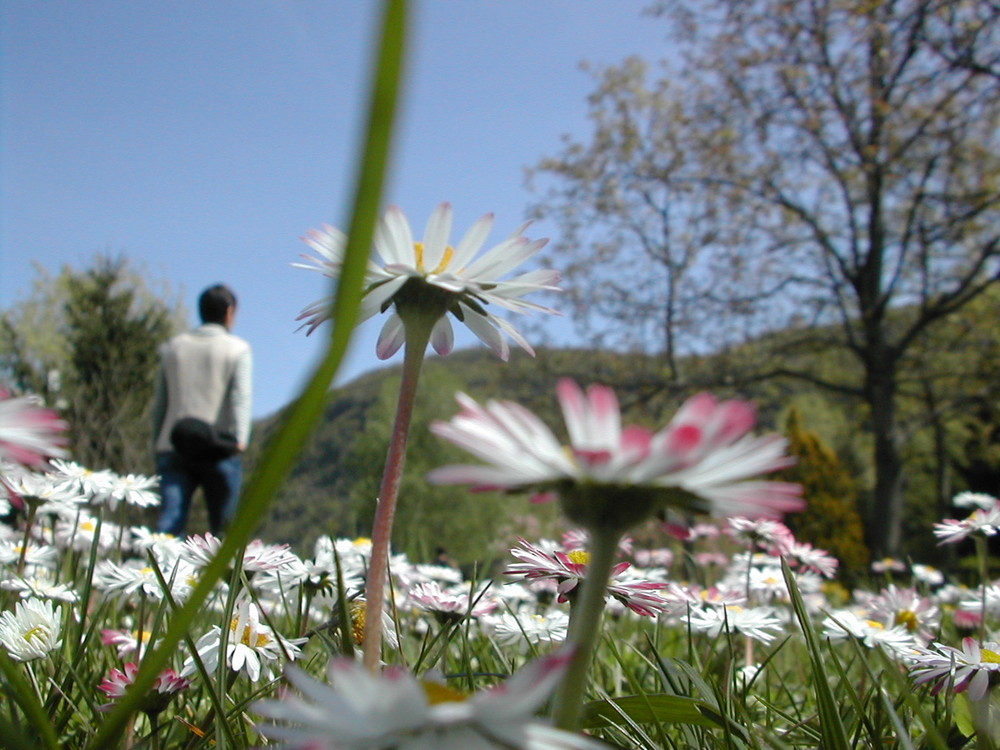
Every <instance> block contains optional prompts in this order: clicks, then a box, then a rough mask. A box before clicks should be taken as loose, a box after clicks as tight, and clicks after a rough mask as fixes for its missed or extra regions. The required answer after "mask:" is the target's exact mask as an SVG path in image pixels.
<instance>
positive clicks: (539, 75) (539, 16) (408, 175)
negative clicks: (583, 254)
mask: <svg viewBox="0 0 1000 750" xmlns="http://www.w3.org/2000/svg"><path fill="white" fill-rule="evenodd" d="M646 5H648V2H646V1H645V0H643V1H642V2H634V1H633V0H433V1H432V0H427V1H426V2H422V3H414V4H413V6H412V9H413V23H412V27H411V34H410V40H409V56H408V64H407V74H406V82H405V93H404V97H403V103H402V113H401V117H400V120H399V127H398V129H397V133H396V141H395V145H394V150H393V155H394V158H393V162H392V167H391V172H390V180H389V183H388V190H387V193H386V195H385V196H384V200H383V203H384V204H386V205H387V204H390V203H394V204H396V205H398V206H400V207H401V208H402V209H403V210H404V211H405V212H406V214H407V216H409V217H410V220H411V223H412V224H413V225H414V229H415V231H416V232H417V233H418V234H419V233H422V231H423V225H424V223H425V221H426V219H427V217H428V216H429V215H430V212H431V211H432V209H433V208H434V206H436V205H437V204H438V203H440V202H441V201H444V200H447V201H450V202H451V203H452V205H453V206H454V209H455V218H456V221H455V229H454V233H455V234H456V235H460V234H462V233H464V231H465V229H466V228H467V227H468V226H469V225H470V224H471V223H472V222H473V221H474V220H475V219H476V218H478V217H479V216H480V215H482V214H484V213H486V212H488V211H492V212H494V213H495V215H496V224H495V228H494V234H493V235H492V236H491V238H490V243H489V244H492V241H499V240H500V239H502V238H503V237H504V236H506V234H507V233H509V232H510V231H512V230H513V228H515V227H516V226H517V225H519V224H520V223H521V222H522V221H523V220H524V217H525V211H526V208H527V206H528V204H529V203H530V202H531V201H532V200H533V199H534V197H535V196H533V195H532V194H531V193H530V192H529V191H528V190H527V189H526V187H525V185H524V168H525V167H527V166H531V165H534V164H535V163H537V162H538V160H539V159H540V158H541V157H543V156H546V155H551V154H554V153H556V152H557V151H558V149H559V147H560V137H561V136H562V135H564V134H571V135H573V136H576V137H584V136H585V135H586V133H587V132H588V130H589V127H588V124H587V120H586V96H587V94H588V93H589V91H590V90H591V88H592V80H591V79H590V77H589V76H588V75H587V74H585V73H583V72H581V71H580V70H579V63H580V62H581V61H584V60H587V61H591V62H595V63H615V62H618V61H620V60H621V59H623V58H624V57H626V56H627V55H630V54H640V55H643V56H645V57H647V58H650V59H656V58H659V57H662V56H664V55H665V54H666V50H667V46H666V40H665V35H666V28H665V26H664V24H663V23H662V21H659V20H657V19H653V18H649V17H646V16H643V15H642V10H643V8H644V7H645V6H646ZM378 9H379V4H378V3H375V2H367V1H362V0H326V1H325V2H320V1H316V2H306V1H304V0H300V1H293V0H280V1H279V0H238V1H237V0H230V1H225V2H214V1H210V2H171V3H162V2H134V3H123V2H110V1H106V0H88V2H37V0H5V2H3V3H2V4H0V308H6V307H8V306H10V305H11V304H13V303H15V302H16V301H17V300H18V299H19V298H20V297H22V296H23V295H25V294H26V293H27V292H28V290H29V289H30V285H31V282H32V279H33V278H35V275H36V274H35V271H34V266H33V264H34V263H36V262H37V263H40V264H41V265H42V266H44V267H45V268H47V269H49V270H51V271H53V272H54V271H57V270H58V269H59V268H60V267H61V266H62V265H63V264H66V263H69V264H71V265H73V266H75V267H77V268H79V267H82V266H84V265H86V264H87V262H88V261H89V259H91V258H92V257H93V255H94V253H95V252H98V251H104V252H110V253H119V252H120V253H124V254H126V255H127V256H128V257H129V258H130V259H132V260H133V261H135V262H136V263H138V264H139V265H141V266H142V267H143V268H144V269H145V270H146V271H147V272H148V274H149V276H150V277H151V279H154V280H157V279H162V280H165V281H167V282H169V283H170V284H171V285H172V286H173V287H175V288H177V289H180V290H182V291H183V298H184V300H185V303H186V304H187V306H188V308H189V309H190V310H192V311H193V310H194V309H195V300H196V298H197V295H198V294H199V293H200V291H201V290H202V289H203V288H204V287H205V286H208V285H209V284H212V283H215V282H217V281H222V282H225V283H228V284H230V285H231V286H232V287H233V288H234V289H235V291H236V292H237V295H238V296H239V298H240V311H239V319H238V320H237V327H236V332H237V333H238V334H240V335H241V336H243V337H245V338H246V339H248V340H249V341H250V343H251V344H252V346H253V348H254V354H255V406H254V412H255V414H256V415H257V416H264V415H267V414H270V413H272V412H273V411H275V410H276V409H278V408H279V407H281V406H283V405H284V404H285V403H287V402H288V401H289V400H290V399H291V398H292V397H293V395H294V394H295V393H296V391H297V389H298V388H299V387H300V386H301V384H302V383H303V382H304V379H305V378H306V376H307V375H308V373H309V372H310V369H311V366H312V364H313V363H314V361H315V358H316V357H317V356H318V354H319V348H320V346H321V344H322V342H321V340H320V336H319V335H318V334H317V335H314V336H313V337H311V338H306V337H305V335H304V334H302V333H295V329H296V325H297V324H296V323H295V317H296V316H297V314H298V313H299V311H300V310H301V309H302V307H304V306H305V305H306V304H307V303H309V302H312V301H314V300H315V299H317V298H319V297H321V296H322V295H323V294H324V293H325V292H326V285H325V283H324V282H325V280H324V279H323V278H322V277H320V276H319V275H318V274H315V273H310V272H307V271H303V270H300V269H294V268H292V267H291V266H290V264H291V263H292V262H294V261H296V260H297V259H298V255H299V253H301V252H303V251H305V249H306V248H305V245H303V244H302V242H301V241H300V239H299V238H300V237H301V236H302V235H303V234H304V233H305V232H306V231H307V230H308V229H309V228H311V227H316V226H319V225H320V224H321V223H323V222H328V223H332V224H335V225H338V226H343V225H344V223H345V222H346V212H347V210H348V204H349V197H350V190H351V179H352V175H353V168H354V156H355V149H356V148H357V145H358V142H359V129H360V127H361V125H362V107H363V104H364V101H365V86H366V81H367V76H368V72H369V60H370V57H371V54H372V47H373V38H372V35H373V31H374V29H375V25H376V20H377V18H376V16H377V11H378ZM555 231H556V229H555V228H554V227H552V226H546V225H544V224H538V225H535V226H533V227H532V228H531V229H530V230H529V232H528V234H529V236H532V237H538V236H553V233H554V232H555ZM192 322H193V321H192ZM514 322H515V324H517V322H518V321H516V320H515V321H514ZM380 325H381V321H371V322H369V323H368V324H366V325H365V326H363V327H362V328H361V330H360V331H359V334H360V335H358V336H357V337H356V339H355V343H354V346H353V351H352V352H351V354H350V357H349V360H348V362H347V363H346V366H345V368H344V370H343V371H342V377H341V378H340V380H341V381H342V382H343V381H344V380H345V379H347V378H350V377H353V376H355V375H358V374H360V373H362V372H365V371H367V370H369V369H371V368H374V367H377V366H380V365H381V364H382V363H380V362H379V361H378V360H377V359H376V358H375V355H374V341H375V338H376V337H377V334H378V330H379V327H380ZM564 327H565V324H564ZM456 330H457V329H456ZM473 342H474V339H472V338H471V335H470V336H459V337H458V345H459V346H460V347H461V346H471V345H475V344H474V343H473ZM400 356H401V355H397V357H396V358H395V359H393V360H390V363H393V362H395V361H396V360H397V359H398V358H399V357H400Z"/></svg>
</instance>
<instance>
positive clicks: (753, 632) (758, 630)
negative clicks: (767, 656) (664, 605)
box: [682, 604, 784, 643]
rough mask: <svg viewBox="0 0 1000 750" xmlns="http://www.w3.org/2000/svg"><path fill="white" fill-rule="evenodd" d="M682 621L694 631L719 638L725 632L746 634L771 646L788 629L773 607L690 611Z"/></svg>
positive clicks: (738, 607)
mask: <svg viewBox="0 0 1000 750" xmlns="http://www.w3.org/2000/svg"><path fill="white" fill-rule="evenodd" d="M682 619H683V620H684V621H685V622H687V623H688V624H690V625H691V629H692V630H696V631H698V632H700V633H705V634H706V635H708V636H711V637H713V638H714V637H716V636H717V635H719V633H721V632H722V631H723V630H728V631H729V632H732V633H742V634H743V635H745V636H747V637H748V638H752V639H754V640H755V641H760V642H761V643H770V642H771V641H773V640H774V639H775V637H776V636H777V635H778V633H780V632H781V631H782V630H783V629H784V624H783V623H782V621H781V620H780V619H779V618H778V617H777V616H776V615H775V613H774V609H772V608H771V607H751V608H749V609H744V608H743V607H741V606H739V605H735V604H734V605H730V606H728V607H704V608H697V609H692V610H690V611H689V612H688V613H687V614H686V615H684V616H683V617H682Z"/></svg>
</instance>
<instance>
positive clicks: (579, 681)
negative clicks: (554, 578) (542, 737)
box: [552, 529, 621, 730]
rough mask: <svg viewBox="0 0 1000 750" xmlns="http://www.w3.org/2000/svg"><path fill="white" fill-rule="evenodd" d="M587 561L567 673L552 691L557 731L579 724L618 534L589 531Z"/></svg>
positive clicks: (569, 636)
mask: <svg viewBox="0 0 1000 750" xmlns="http://www.w3.org/2000/svg"><path fill="white" fill-rule="evenodd" d="M590 534H591V537H590V549H589V552H590V560H589V562H588V563H587V577H586V578H585V579H584V581H583V585H582V588H581V591H580V596H579V598H578V599H577V600H576V601H575V602H574V603H573V608H572V610H571V611H570V621H569V632H568V633H567V636H566V640H567V642H568V643H570V644H572V645H573V646H574V647H575V649H576V651H575V653H574V654H573V658H572V660H571V661H570V665H569V669H568V670H567V671H566V675H565V676H564V677H563V680H562V682H561V683H560V684H559V688H558V689H557V690H556V695H555V698H554V699H553V704H552V718H553V720H554V721H555V724H556V726H557V727H559V728H560V729H568V730H574V729H577V728H578V726H579V723H580V710H581V709H582V707H583V699H584V696H585V695H586V694H587V675H588V673H589V672H590V662H591V660H592V659H593V655H594V649H595V648H596V646H597V640H598V638H599V637H600V633H601V615H602V614H603V612H604V600H605V597H606V596H607V590H608V580H609V579H610V578H611V569H612V567H614V564H615V554H616V553H617V551H618V542H619V541H620V539H621V534H620V533H619V532H618V531H617V530H613V531H607V530H594V529H591V530H590Z"/></svg>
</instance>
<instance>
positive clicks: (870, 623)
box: [865, 620, 885, 630]
mask: <svg viewBox="0 0 1000 750" xmlns="http://www.w3.org/2000/svg"><path fill="white" fill-rule="evenodd" d="M865 622H866V623H867V624H868V626H869V627H872V628H875V629H876V630H885V625H883V624H882V623H880V622H876V621H875V620H865Z"/></svg>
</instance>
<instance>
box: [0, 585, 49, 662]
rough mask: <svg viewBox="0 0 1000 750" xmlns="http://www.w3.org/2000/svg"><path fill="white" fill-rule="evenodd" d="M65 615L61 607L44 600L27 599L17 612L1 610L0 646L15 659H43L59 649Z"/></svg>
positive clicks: (17, 605) (18, 607) (18, 604)
mask: <svg viewBox="0 0 1000 750" xmlns="http://www.w3.org/2000/svg"><path fill="white" fill-rule="evenodd" d="M61 632H62V618H61V616H60V612H59V608H58V607H54V606H53V605H52V602H51V601H49V600H43V599H26V600H24V601H20V602H18V603H17V604H16V605H15V608H14V611H13V612H0V645H3V647H4V648H6V649H7V652H8V653H9V654H10V657H11V658H12V659H15V660H16V661H30V660H31V659H40V658H41V657H43V656H45V655H46V654H48V653H49V652H50V651H53V650H54V649H56V648H58V647H59V645H60V643H61V641H60V640H59V636H60V634H61Z"/></svg>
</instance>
